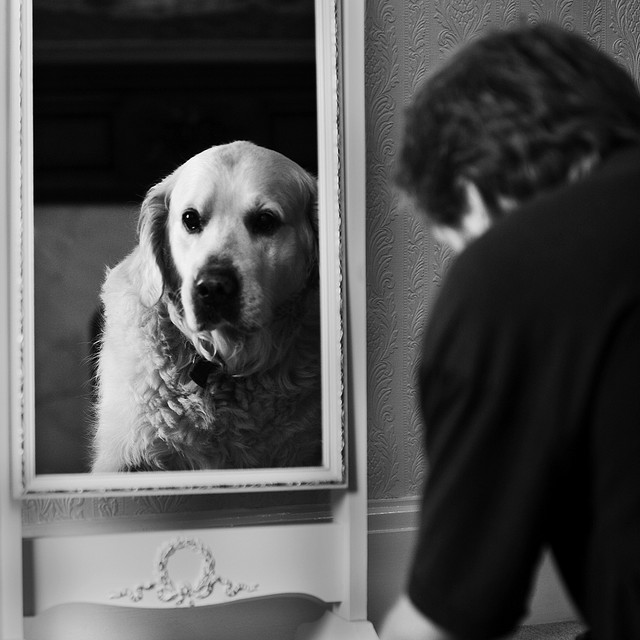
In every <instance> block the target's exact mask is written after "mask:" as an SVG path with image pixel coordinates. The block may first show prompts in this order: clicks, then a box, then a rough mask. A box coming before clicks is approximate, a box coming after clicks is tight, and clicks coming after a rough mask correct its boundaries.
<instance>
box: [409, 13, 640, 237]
mask: <svg viewBox="0 0 640 640" xmlns="http://www.w3.org/2000/svg"><path fill="white" fill-rule="evenodd" d="M406 115H407V117H406V123H405V132H404V140H403V145H402V149H401V152H400V158H399V168H398V174H397V182H398V184H399V186H400V187H401V188H402V189H403V190H404V191H405V192H406V193H407V194H408V195H410V196H412V197H413V198H414V199H415V200H416V204H417V205H418V207H419V208H420V209H421V210H423V211H424V212H425V213H426V215H427V216H428V217H429V218H430V219H431V220H432V221H433V222H435V223H436V224H443V225H447V226H453V227H457V226H458V224H459V222H460V220H461V218H462V216H463V214H464V212H465V207H466V196H465V191H464V189H463V184H464V181H465V180H467V181H471V182H473V183H474V184H475V185H476V186H477V187H478V189H479V191H480V193H481V194H482V196H483V198H484V200H485V202H486V204H487V206H488V208H489V210H490V211H491V213H492V215H493V216H495V217H499V216H500V215H501V213H502V212H501V210H500V200H501V198H508V199H510V200H515V201H516V202H520V203H521V202H523V201H525V200H527V199H528V198H530V197H531V196H533V195H534V194H536V193H538V192H539V191H540V190H543V189H548V188H552V187H554V186H557V185H560V184H562V183H564V182H566V181H568V180H570V179H573V178H574V177H575V175H576V174H579V173H580V168H581V167H583V168H585V170H587V169H588V167H589V166H592V165H594V164H596V163H597V162H599V161H601V160H602V159H603V158H605V157H606V156H607V155H608V154H609V153H610V152H611V151H612V150H614V149H616V148H618V147H620V146H623V145H626V144H632V143H639V142H640V94H639V93H638V89H637V87H636V85H635V83H634V81H633V79H632V77H631V76H630V75H629V74H628V73H627V72H626V71H625V70H624V69H623V68H622V67H621V66H620V65H619V64H618V63H617V62H616V61H615V60H613V59H612V58H610V57H609V56H607V55H606V54H604V53H602V52H600V51H598V50H597V49H596V48H595V47H593V46H592V45H591V44H590V43H589V42H588V41H587V40H586V39H584V38H583V37H581V36H579V35H576V34H573V33H570V32H567V31H565V30H563V29H561V28H560V27H558V26H554V25H551V24H543V25H538V26H534V27H518V28H516V29H512V30H506V31H496V32H492V33H490V34H488V35H486V36H485V37H483V38H480V39H478V40H476V41H474V42H472V43H471V44H468V45H467V46H466V47H464V48H462V49H461V50H460V51H459V52H458V53H457V54H456V55H454V56H453V57H452V58H451V59H450V60H449V61H448V63H446V64H445V65H444V67H442V68H441V69H440V70H439V71H438V72H437V73H435V74H434V75H433V76H431V77H430V78H429V79H428V80H427V81H426V83H425V84H424V85H423V86H422V87H421V88H420V89H419V90H418V92H417V94H416V96H415V98H414V100H413V103H412V104H411V105H410V107H409V109H408V110H407V114H406ZM582 173H583V174H584V171H583V172H582Z"/></svg>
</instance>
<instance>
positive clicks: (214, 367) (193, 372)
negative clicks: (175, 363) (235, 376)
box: [189, 354, 224, 389]
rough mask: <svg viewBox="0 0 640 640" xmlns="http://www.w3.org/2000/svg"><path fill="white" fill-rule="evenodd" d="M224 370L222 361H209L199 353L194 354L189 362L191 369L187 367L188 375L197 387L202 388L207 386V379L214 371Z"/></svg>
mask: <svg viewBox="0 0 640 640" xmlns="http://www.w3.org/2000/svg"><path fill="white" fill-rule="evenodd" d="M214 371H218V372H222V371H224V363H223V362H222V361H220V360H216V361H213V362H212V361H211V360H207V359H206V358H203V357H202V356H201V355H197V354H196V355H195V356H194V357H193V361H192V362H191V369H189V377H190V378H191V380H193V381H194V382H195V383H196V384H197V385H198V386H199V387H202V388H203V389H204V388H205V387H206V386H207V380H209V376H210V375H211V374H212V373H213V372H214Z"/></svg>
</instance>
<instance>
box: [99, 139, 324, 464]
mask: <svg viewBox="0 0 640 640" xmlns="http://www.w3.org/2000/svg"><path fill="white" fill-rule="evenodd" d="M318 280H319V278H318V222H317V193H316V182H315V179H314V178H313V177H312V176H311V175H309V174H308V173H307V172H306V171H304V170H303V169H302V168H301V167H299V166H298V165H297V164H296V163H294V162H293V161H292V160H290V159H288V158H287V157H285V156H283V155H281V154H279V153H277V152H275V151H271V150H269V149H265V148H262V147H259V146H256V145H254V144H252V143H250V142H244V141H239V142H233V143H230V144H226V145H220V146H214V147H211V148H209V149H207V150H205V151H203V152H202V153H199V154H198V155H196V156H194V157H193V158H191V159H189V160H188V161H187V162H185V163H184V164H183V165H181V166H180V167H179V168H178V169H177V170H176V171H175V172H174V173H172V174H171V175H170V176H168V177H167V178H165V179H164V180H163V181H162V182H160V183H159V184H157V185H156V186H154V187H152V188H151V189H150V190H149V192H148V193H147V195H146V197H145V199H144V202H143V204H142V207H141V211H140V218H139V223H138V245H137V246H136V248H135V249H134V250H133V252H132V253H131V254H130V255H129V256H127V257H126V258H125V259H124V260H123V261H122V262H121V263H120V264H118V265H117V266H116V267H115V268H113V269H112V270H111V271H109V272H108V274H107V277H106V281H105V283H104V286H103V289H102V303H103V308H104V329H103V333H102V337H101V346H100V350H99V356H98V358H99V359H98V366H97V388H98V397H97V402H96V416H95V422H96V424H95V433H94V439H93V464H92V470H93V471H94V472H117V471H151V470H186V469H222V468H260V467H279V466H283V467H284V466H315V465H319V464H321V393H320V330H319V324H320V315H319V292H318V291H319V290H318Z"/></svg>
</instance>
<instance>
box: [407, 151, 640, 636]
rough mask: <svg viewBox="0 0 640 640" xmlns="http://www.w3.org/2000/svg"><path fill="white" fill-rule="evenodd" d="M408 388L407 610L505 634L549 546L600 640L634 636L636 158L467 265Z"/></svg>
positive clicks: (472, 254)
mask: <svg viewBox="0 0 640 640" xmlns="http://www.w3.org/2000/svg"><path fill="white" fill-rule="evenodd" d="M419 383H420V390H421V402H422V411H423V417H424V423H425V446H426V454H427V461H428V477H427V483H426V487H425V491H424V504H423V513H422V525H421V529H420V533H419V543H418V547H417V550H416V557H415V563H414V567H413V570H412V574H411V578H410V583H409V596H410V598H411V600H412V601H413V603H414V604H415V605H416V606H417V607H418V609H420V610H421V611H422V612H423V613H424V614H425V615H426V616H427V617H429V618H430V619H431V620H432V621H434V622H435V623H437V624H439V625H441V626H442V627H444V628H445V629H447V630H449V631H451V632H453V633H456V634H458V635H460V636H461V637H464V638H491V637H496V636H500V635H504V634H505V633H508V632H509V631H510V630H512V628H513V627H514V626H515V625H516V624H517V622H518V621H519V620H520V618H521V617H522V616H523V615H524V614H525V613H526V605H527V602H528V597H529V592H530V588H531V586H532V581H533V578H534V576H535V570H536V568H537V564H538V561H539V559H540V555H541V553H542V551H543V550H544V549H545V548H549V549H550V550H551V552H552V553H553V555H554V557H555V559H556V563H557V565H558V568H559V570H560V573H561V575H562V577H563V578H564V580H565V583H566V586H567V588H568V591H569V593H570V595H571V596H572V597H573V599H574V601H575V603H576V606H577V607H578V609H579V610H580V611H581V612H582V614H583V615H584V617H585V621H586V622H587V623H588V624H589V625H590V626H591V628H592V631H593V637H594V639H595V640H609V639H614V638H615V639H616V640H624V639H626V638H635V639H638V638H640V149H638V148H632V149H625V150H623V151H620V152H618V153H616V154H615V155H614V156H612V157H611V158H609V159H607V160H606V161H605V162H603V163H602V164H601V165H600V166H599V167H598V168H596V169H595V171H594V172H593V173H592V174H591V175H590V176H589V177H588V178H586V179H584V180H582V181H580V182H578V183H574V184H572V185H569V186H564V187H562V188H561V189H558V190H555V191H553V192H549V193H547V194H545V195H542V196H539V197H537V198H536V199H535V200H533V201H531V202H530V203H529V204H527V205H525V206H523V207H522V208H520V209H519V210H517V211H514V212H513V213H512V214H510V215H509V216H507V217H506V218H505V219H504V220H502V221H500V222H499V223H497V224H496V225H494V227H492V228H491V229H490V230H489V231H488V232H487V233H486V234H484V235H483V236H482V237H481V238H479V239H478V240H476V241H475V242H474V243H473V244H472V245H471V246H470V247H469V248H468V249H466V250H465V251H464V252H463V253H462V255H461V256H460V257H459V258H458V259H457V260H456V262H455V263H454V265H453V266H452V267H451V269H450V272H449V274H448V275H447V278H446V281H445V284H444V286H443V289H442V291H441V293H440V295H439V298H438V301H437V303H436V306H435V308H434V311H433V314H432V318H431V321H430V323H429V327H428V331H427V334H426V339H425V345H424V351H423V358H422V367H421V373H420V381H419Z"/></svg>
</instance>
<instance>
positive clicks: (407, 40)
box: [365, 0, 640, 500]
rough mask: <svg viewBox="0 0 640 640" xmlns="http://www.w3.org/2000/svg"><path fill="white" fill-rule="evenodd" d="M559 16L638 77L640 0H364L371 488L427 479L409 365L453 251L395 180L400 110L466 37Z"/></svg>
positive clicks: (414, 489)
mask: <svg viewBox="0 0 640 640" xmlns="http://www.w3.org/2000/svg"><path fill="white" fill-rule="evenodd" d="M521 20H527V21H528V22H531V23H539V22H544V21H553V22H556V23H559V24H560V25H562V26H563V27H564V28H566V29H569V30H573V31H578V32H581V33H584V34H585V35H586V36H587V37H588V38H589V39H590V40H591V41H592V42H593V43H594V44H596V45H597V46H598V47H600V48H602V49H604V50H606V51H608V52H610V53H611V54H612V55H613V56H615V58H616V59H618V60H619V62H620V63H621V64H622V65H624V66H626V67H627V68H628V69H630V70H631V71H632V73H633V74H634V75H635V77H636V78H638V77H640V0H368V1H367V9H366V31H365V33H366V34H367V41H366V70H365V73H366V91H367V94H366V103H367V109H368V113H367V118H368V121H367V198H368V202H367V225H368V227H367V236H368V242H367V251H368V257H367V286H368V298H369V306H368V351H369V362H368V371H369V406H368V416H369V451H368V455H369V465H368V477H369V498H370V499H373V500H376V499H396V498H406V497H412V496H416V495H418V494H419V493H420V489H421V485H422V481H423V479H424V472H425V461H424V457H423V455H422V450H421V441H422V436H421V425H420V419H419V415H418V412H417V403H416V388H415V385H414V372H415V366H416V361H417V357H418V354H419V345H420V335H421V331H422V327H423V326H424V324H425V321H426V319H427V318H428V315H429V310H430V308H431V305H432V301H433V298H434V295H435V294H436V293H437V290H438V286H439V284H440V281H441V279H442V277H443V275H444V273H445V272H446V270H447V267H448V265H449V264H450V262H451V260H452V255H451V253H450V252H448V251H447V250H445V249H443V248H442V247H440V246H438V245H437V244H436V243H434V242H433V240H432V239H431V238H430V236H429V234H428V233H426V232H425V231H424V230H423V228H422V225H421V223H420V222H419V221H417V220H416V219H415V217H414V216H413V215H412V213H413V212H412V211H411V210H410V209H409V206H408V205H407V203H406V202H404V201H403V200H402V199H401V197H400V196H399V194H398V193H397V192H396V191H395V190H394V187H393V175H394V164H395V162H396V155H397V152H398V145H399V142H400V137H401V132H402V119H403V112H404V109H405V107H406V105H407V104H408V102H409V101H410V99H411V96H412V95H413V93H414V91H415V89H416V87H417V86H419V85H420V83H421V81H422V80H423V79H424V78H425V77H426V76H427V75H428V74H429V71H430V70H431V69H433V68H434V66H436V65H438V63H439V62H440V61H441V60H442V59H443V58H445V57H446V55H447V54H448V53H449V52H450V51H451V50H452V49H454V48H456V47H457V46H458V45H459V44H460V43H462V42H465V41H467V40H469V39H471V38H473V37H474V36H476V35H478V34H479V33H481V32H483V31H485V30H487V29H489V28H495V27H501V26H509V25H514V24H517V23H518V22H520V21H521Z"/></svg>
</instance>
